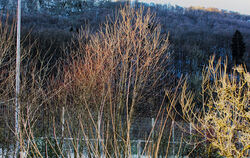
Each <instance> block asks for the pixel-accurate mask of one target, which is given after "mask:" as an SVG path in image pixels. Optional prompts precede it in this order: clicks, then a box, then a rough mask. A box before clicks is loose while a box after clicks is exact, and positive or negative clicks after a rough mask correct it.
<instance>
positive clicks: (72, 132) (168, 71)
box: [0, 6, 249, 157]
mask: <svg viewBox="0 0 250 158" xmlns="http://www.w3.org/2000/svg"><path fill="white" fill-rule="evenodd" d="M115 13H116V14H114V15H111V16H110V17H108V18H107V21H106V22H104V23H103V24H102V25H101V26H100V27H99V30H98V31H97V32H96V31H94V30H91V28H92V27H91V25H90V23H89V24H87V23H85V24H86V25H85V26H84V27H83V28H82V29H80V32H79V33H78V34H77V33H75V34H73V38H72V41H71V42H70V43H69V44H66V42H67V38H66V37H70V36H72V35H71V34H69V33H68V32H66V33H65V32H61V33H62V34H60V32H58V34H57V33H55V34H54V35H55V36H54V37H55V38H54V40H51V39H50V36H49V35H50V33H47V36H46V35H45V36H43V39H47V40H48V39H49V40H48V41H46V40H45V42H44V40H42V39H41V38H40V39H39V38H38V39H36V36H33V35H34V34H32V33H30V35H29V36H23V37H24V38H23V40H22V68H21V85H22V86H21V95H20V103H21V114H20V116H21V118H22V119H21V126H22V129H21V133H20V136H19V137H17V138H19V140H20V144H21V148H20V150H21V151H23V152H25V153H26V154H27V156H28V157H46V156H55V157H59V156H62V157H66V155H67V152H68V151H67V150H66V149H70V148H71V149H72V150H73V152H74V153H75V156H76V155H78V156H81V155H83V154H85V155H86V154H87V155H89V156H90V157H91V156H92V157H100V156H101V155H102V154H103V155H105V156H106V157H121V156H125V157H129V156H131V155H132V154H133V153H134V151H133V144H134V142H133V140H134V139H136V137H133V135H132V134H131V133H132V131H133V129H132V127H133V126H134V128H138V125H134V122H135V120H136V119H138V117H137V116H147V117H151V116H153V117H154V118H155V122H154V125H153V128H152V129H150V130H149V131H147V132H148V133H147V134H145V135H144V140H145V141H144V145H143V148H142V151H141V152H142V153H143V154H146V155H151V156H152V157H158V156H159V155H164V156H168V155H169V153H168V151H169V150H170V148H171V147H170V146H171V145H170V140H171V132H170V131H171V129H172V126H171V125H170V122H171V121H172V120H174V119H175V116H176V114H178V113H179V112H180V114H179V116H183V115H184V116H183V118H182V120H186V121H187V122H188V123H191V125H192V126H193V128H194V129H195V130H196V131H197V132H198V136H201V137H200V138H201V139H204V137H205V138H206V139H207V141H208V144H211V146H212V147H214V148H216V150H219V151H220V154H221V155H224V156H230V155H226V154H225V153H226V152H227V153H231V155H232V154H237V155H239V156H247V154H248V153H247V152H249V138H248V137H247V134H248V135H249V133H247V131H245V130H241V131H239V130H238V125H239V126H240V127H239V128H241V127H244V128H242V129H247V127H248V124H249V112H248V107H247V106H248V104H249V88H248V84H249V83H248V78H249V73H248V72H247V70H246V69H243V68H238V69H237V71H238V72H236V71H235V72H234V73H233V74H231V75H228V73H226V70H227V68H226V67H224V69H222V68H221V65H220V60H219V62H218V63H219V64H218V65H216V67H213V61H215V62H217V60H218V59H216V58H213V60H210V62H209V64H210V65H209V67H208V68H207V69H204V71H200V73H197V74H195V77H194V78H191V79H190V77H189V78H188V80H187V82H190V83H191V86H192V88H191V89H193V90H195V93H197V94H199V93H202V96H203V97H201V98H202V99H201V100H199V98H200V97H196V98H195V99H196V100H195V102H194V103H197V104H192V101H193V98H194V96H193V94H191V93H185V92H186V91H185V90H186V85H185V84H184V85H183V86H182V88H183V91H182V93H180V90H181V88H180V87H181V80H179V78H180V77H179V75H181V74H183V72H185V73H186V74H192V73H193V72H195V71H196V70H197V69H198V70H200V69H202V66H203V64H204V63H205V62H204V61H208V59H207V58H208V57H209V55H210V53H207V52H209V50H210V48H209V45H206V47H205V48H206V49H205V48H203V47H202V46H203V44H202V43H203V42H202V41H200V42H198V39H196V37H195V38H194V39H192V40H189V38H188V37H193V36H194V35H193V34H192V35H189V36H180V35H178V34H173V36H171V32H170V35H168V34H167V33H166V34H164V31H162V29H164V28H162V25H160V23H159V22H160V20H159V19H158V18H157V14H152V12H151V11H149V10H148V8H147V7H146V8H144V9H143V7H142V8H129V7H128V6H126V7H122V8H120V10H119V11H118V12H115ZM0 24H1V25H0V26H1V27H0V29H1V30H0V35H1V41H0V42H1V43H0V44H1V47H0V48H1V51H0V53H1V54H0V55H1V56H0V57H1V58H0V61H1V63H0V70H1V71H0V99H1V100H0V101H1V107H4V109H3V110H2V111H3V112H4V115H3V117H2V118H1V119H2V121H1V122H4V125H3V126H5V127H4V128H1V133H2V134H1V140H3V141H4V142H5V143H4V144H3V145H2V144H1V146H2V148H3V149H4V150H3V151H6V150H5V149H6V148H8V150H9V151H11V150H12V149H13V145H12V144H14V142H15V139H13V138H15V137H13V133H12V132H11V131H13V129H14V122H13V120H14V119H13V120H12V118H11V117H10V116H14V111H13V110H11V109H14V105H15V104H14V100H13V98H14V96H15V92H14V90H15V88H14V73H15V60H14V59H15V22H12V25H11V26H9V25H8V22H5V23H4V22H2V21H1V23H0ZM152 24H153V25H152ZM150 26H154V27H150ZM149 28H150V29H149ZM43 31H45V30H42V31H41V32H38V33H41V34H42V33H43ZM64 33H65V34H64ZM197 34H198V33H197ZM197 34H196V35H197ZM58 35H60V37H62V38H59V37H58ZM64 35H65V36H64ZM177 35H178V36H177ZM206 35H207V33H204V34H202V35H201V36H199V37H202V38H201V39H203V38H205V36H206ZM56 37H57V38H56ZM176 37H178V38H176ZM219 37H221V36H219ZM182 38H183V39H182ZM217 39H219V38H217ZM222 39H224V37H223V38H222ZM230 39H231V38H230ZM230 39H229V40H230ZM64 40H65V41H64ZM187 40H188V43H189V42H190V44H185V41H187ZM171 41H172V42H171ZM175 42H176V43H175ZM183 42H184V44H183V45H182V46H181V44H182V43H183ZM192 42H194V45H193V47H192V46H191V43H192ZM196 42H198V43H196ZM170 43H172V44H170ZM177 45H180V46H181V47H180V48H178V49H177V48H176V46H177ZM228 45H230V44H229V43H228ZM201 47H202V48H201ZM184 48H185V49H184ZM228 48H229V47H228ZM216 49H217V47H216ZM205 50H206V51H207V52H206V51H205ZM189 51H191V52H193V54H188V52H189ZM178 52H181V53H178ZM204 54H205V55H204ZM186 55H188V56H189V57H190V58H192V60H190V61H189V60H186V59H187V57H186ZM201 59H202V60H201ZM203 59H204V61H203ZM183 61H186V63H185V62H183ZM197 62H200V64H197ZM176 64H180V65H181V67H182V69H179V68H178V66H176ZM173 65H175V66H173ZM187 65H189V66H187ZM224 65H227V64H226V63H225V64H224ZM197 67H198V68H197ZM229 69H230V68H229ZM201 72H203V73H201ZM201 74H202V75H201ZM190 76H192V75H190ZM202 77H203V78H202ZM199 83H201V84H199ZM188 91H190V89H188ZM222 94H223V95H222ZM178 99H180V102H178ZM200 103H201V104H200ZM224 103H225V104H224ZM175 105H180V106H179V107H178V106H175ZM233 105H234V106H233ZM238 106H239V107H238ZM177 107H178V108H177ZM232 107H233V108H232ZM242 107H244V108H242ZM196 108H198V109H202V110H201V111H202V112H201V113H198V114H197V113H196V112H197V111H194V109H196ZM222 109H226V110H228V111H229V112H228V113H224V112H223V111H219V110H222ZM8 110H9V113H7V112H6V111H8ZM242 110H245V111H242ZM230 112H232V113H233V115H231V114H230ZM215 113H216V114H215ZM210 114H211V115H210ZM212 114H215V115H213V116H216V117H207V116H212ZM235 115H236V116H235ZM222 116H223V117H222ZM209 119H210V120H209ZM213 121H214V122H215V121H219V123H214V122H213ZM197 122H198V123H197ZM242 122H244V123H245V124H242ZM231 124H233V125H234V124H235V126H231V127H228V126H229V125H231ZM220 125H223V127H227V129H228V130H223V129H222V127H220ZM224 125H227V126H224ZM3 126H1V127H3ZM208 126H209V128H208ZM236 126H237V128H236ZM210 127H211V128H210ZM245 127H246V128H245ZM6 128H7V130H6ZM232 128H233V129H232ZM228 131H230V132H231V133H233V134H231V135H230V134H228V133H230V132H228ZM232 131H233V132H232ZM235 131H236V132H235ZM223 132H224V133H223ZM237 132H238V133H240V134H235V133H237ZM215 133H216V134H215ZM218 133H223V134H224V135H219V134H218ZM195 134H196V133H195ZM210 135H212V136H210ZM239 135H241V136H239ZM6 136H7V137H6ZM220 136H221V137H220ZM231 136H232V137H231ZM11 138H12V139H11ZM68 138H70V139H68ZM82 138H84V139H82ZM184 140H185V139H184ZM199 140H200V139H199ZM222 141H223V142H227V143H218V142H222ZM183 143H185V142H184V141H183ZM194 144H199V142H198V141H195V142H194ZM228 145H231V148H228ZM183 147H185V146H182V145H179V146H178V152H176V153H177V154H178V155H181V151H182V150H183ZM203 147H204V146H203ZM204 148H205V149H204V150H205V151H206V152H207V150H209V148H207V146H205V147H204ZM200 149H201V150H203V149H202V147H201V148H200ZM193 150H196V146H195V147H194V148H193V149H191V151H188V152H192V151H193ZM197 150H198V149H197Z"/></svg>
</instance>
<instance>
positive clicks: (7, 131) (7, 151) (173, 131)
mask: <svg viewBox="0 0 250 158" xmlns="http://www.w3.org/2000/svg"><path fill="white" fill-rule="evenodd" d="M11 105H12V104H1V105H0V114H1V115H0V116H1V117H0V121H1V122H0V129H1V130H0V140H1V141H0V147H1V149H0V157H1V155H2V157H5V156H6V155H12V154H13V152H12V151H13V150H12V149H13V144H14V143H13V141H14V140H15V139H14V135H13V133H12V132H13V131H12V130H11V128H13V127H14V126H12V124H13V120H14V110H15V109H14V108H12V106H11ZM13 105H14V104H13ZM42 120H43V119H41V120H40V123H39V124H38V126H40V125H41V124H44V123H45V122H42ZM160 124H161V123H160V121H156V122H155V118H142V117H140V118H136V119H134V121H133V123H132V127H131V138H132V140H131V150H132V155H133V157H143V156H145V155H142V151H143V149H144V146H145V143H146V139H145V138H147V137H148V136H149V133H150V132H151V134H152V135H153V136H152V139H150V140H149V142H150V143H152V142H153V141H154V139H153V137H154V135H157V134H158V133H157V128H158V127H159V126H160ZM58 127H60V125H59V126H58ZM153 127H154V128H155V130H153V131H151V130H152V129H153ZM39 128H43V127H42V126H40V127H39ZM45 128H46V127H45ZM39 131H44V129H39ZM193 132H194V131H193V129H192V127H191V126H190V125H189V124H187V123H184V122H182V121H172V120H169V121H168V122H167V125H166V130H165V132H164V135H163V138H162V139H163V142H165V144H164V143H163V144H162V145H161V149H160V150H162V151H164V150H165V149H166V147H167V146H168V143H169V151H168V154H169V155H170V156H171V155H185V154H186V153H185V152H186V151H184V150H186V149H185V148H186V147H187V146H192V147H194V146H195V144H188V142H187V140H190V139H189V138H188V137H190V136H191V135H192V133H193ZM184 138H185V141H184V140H183V139H184ZM48 139H55V138H54V137H37V138H36V140H34V141H40V142H43V143H47V142H48V141H47V140H48ZM57 139H58V140H60V139H61V138H57ZM72 140H73V138H70V137H68V138H63V142H64V153H66V154H67V155H68V157H73V156H74V152H73V150H74V148H73V146H72ZM91 141H97V140H96V139H93V140H91ZM100 141H101V140H100Z"/></svg>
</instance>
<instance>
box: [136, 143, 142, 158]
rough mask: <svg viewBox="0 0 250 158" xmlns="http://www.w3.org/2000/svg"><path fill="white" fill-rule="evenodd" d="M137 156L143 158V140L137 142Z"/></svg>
mask: <svg viewBox="0 0 250 158" xmlns="http://www.w3.org/2000/svg"><path fill="white" fill-rule="evenodd" d="M137 155H138V157H141V140H138V141H137Z"/></svg>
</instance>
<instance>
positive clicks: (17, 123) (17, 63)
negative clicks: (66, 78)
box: [15, 0, 23, 158]
mask: <svg viewBox="0 0 250 158" xmlns="http://www.w3.org/2000/svg"><path fill="white" fill-rule="evenodd" d="M20 36H21V0H18V3H17V47H16V111H15V134H16V137H17V139H16V151H15V156H16V158H17V156H18V150H19V148H20V136H19V133H20V132H19V129H20V121H19V119H20V118H19V115H20V114H19V113H20V103H19V94H20V63H21V55H20V54H21V53H20V45H21V44H20V43H21V42H20ZM22 157H23V155H22V153H21V152H20V158H22Z"/></svg>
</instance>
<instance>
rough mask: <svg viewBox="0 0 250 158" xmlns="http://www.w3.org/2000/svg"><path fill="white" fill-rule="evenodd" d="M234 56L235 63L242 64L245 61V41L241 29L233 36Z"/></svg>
mask: <svg viewBox="0 0 250 158" xmlns="http://www.w3.org/2000/svg"><path fill="white" fill-rule="evenodd" d="M231 50H232V56H233V61H234V64H236V65H238V64H242V62H243V55H244V52H245V50H246V47H245V43H244V41H243V37H242V35H241V33H240V31H238V30H236V31H235V33H234V36H233V38H232V44H231Z"/></svg>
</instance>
